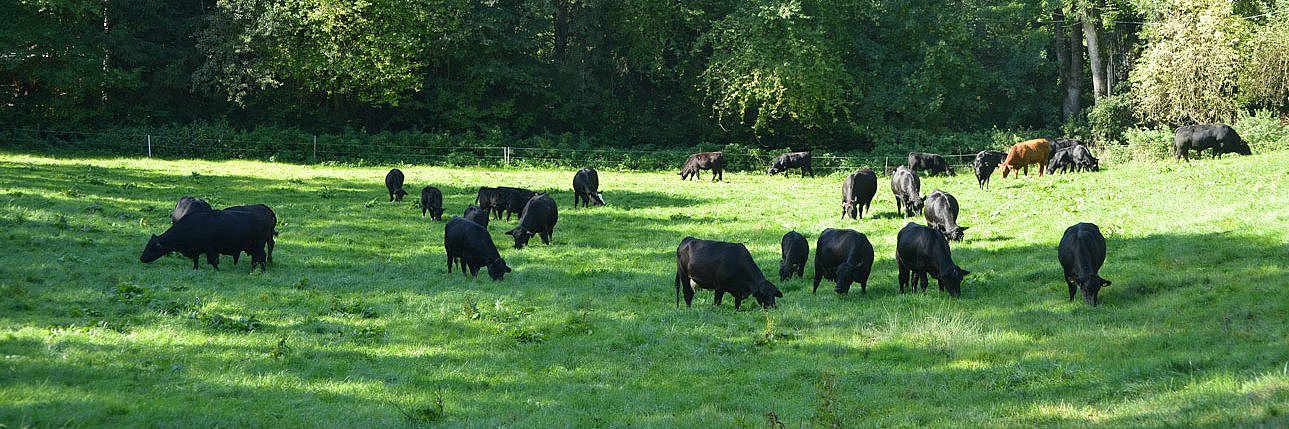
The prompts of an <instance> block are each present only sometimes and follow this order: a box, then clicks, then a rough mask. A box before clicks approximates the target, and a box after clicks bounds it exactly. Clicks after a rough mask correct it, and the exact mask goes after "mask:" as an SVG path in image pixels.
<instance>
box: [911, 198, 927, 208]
mask: <svg viewBox="0 0 1289 429" xmlns="http://www.w3.org/2000/svg"><path fill="white" fill-rule="evenodd" d="M925 207H926V196H921V197H918V198H911V199H909V208H911V209H912V210H913V211H914V212H921V211H922V209H923V208H925Z"/></svg>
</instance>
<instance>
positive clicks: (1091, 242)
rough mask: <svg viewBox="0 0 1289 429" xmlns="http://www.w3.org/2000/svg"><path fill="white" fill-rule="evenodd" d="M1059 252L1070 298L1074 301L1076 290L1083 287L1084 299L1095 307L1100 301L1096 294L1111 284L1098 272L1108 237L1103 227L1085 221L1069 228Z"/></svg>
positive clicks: (1103, 258) (1058, 247) (1103, 259)
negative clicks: (1102, 230)
mask: <svg viewBox="0 0 1289 429" xmlns="http://www.w3.org/2000/svg"><path fill="white" fill-rule="evenodd" d="M1056 253H1057V255H1056V256H1057V257H1058V258H1060V260H1061V269H1063V270H1065V283H1066V284H1067V285H1068V286H1069V287H1070V301H1074V291H1075V289H1080V290H1082V291H1083V302H1086V303H1088V304H1092V306H1093V307H1096V306H1097V304H1098V303H1100V300H1099V299H1098V298H1097V293H1099V292H1100V291H1101V288H1103V287H1106V286H1110V281H1109V280H1106V279H1103V278H1101V275H1100V274H1098V273H1097V272H1098V271H1100V270H1101V264H1104V263H1105V237H1103V236H1101V229H1100V228H1097V226H1096V225H1093V224H1090V223H1082V222H1080V223H1076V224H1074V225H1073V226H1070V227H1069V228H1066V229H1065V235H1063V236H1061V244H1059V245H1057V247H1056Z"/></svg>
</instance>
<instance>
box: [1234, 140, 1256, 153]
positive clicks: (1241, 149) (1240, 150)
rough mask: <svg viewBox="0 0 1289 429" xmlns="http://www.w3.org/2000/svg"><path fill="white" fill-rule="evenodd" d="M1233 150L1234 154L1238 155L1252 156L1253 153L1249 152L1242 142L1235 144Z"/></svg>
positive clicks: (1247, 145)
mask: <svg viewBox="0 0 1289 429" xmlns="http://www.w3.org/2000/svg"><path fill="white" fill-rule="evenodd" d="M1233 149H1234V151H1235V153H1238V154H1240V155H1253V151H1251V150H1249V144H1248V143H1245V142H1243V141H1241V142H1239V143H1238V144H1236V145H1235V147H1234V148H1233Z"/></svg>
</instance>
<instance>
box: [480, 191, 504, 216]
mask: <svg viewBox="0 0 1289 429" xmlns="http://www.w3.org/2000/svg"><path fill="white" fill-rule="evenodd" d="M474 203H475V204H478V205H479V208H480V209H482V210H483V211H484V212H487V213H490V214H493V215H495V216H496V217H497V219H501V212H502V211H505V210H506V206H507V205H508V204H509V200H508V196H507V195H506V192H505V191H502V190H500V189H497V188H489V187H486V186H481V187H479V195H478V196H476V197H475V198H474Z"/></svg>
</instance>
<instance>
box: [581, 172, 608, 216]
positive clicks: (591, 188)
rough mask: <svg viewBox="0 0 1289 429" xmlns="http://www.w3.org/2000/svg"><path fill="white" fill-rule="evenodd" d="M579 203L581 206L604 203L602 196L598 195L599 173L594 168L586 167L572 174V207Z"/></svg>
mask: <svg viewBox="0 0 1289 429" xmlns="http://www.w3.org/2000/svg"><path fill="white" fill-rule="evenodd" d="M579 203H580V204H582V207H586V206H587V205H590V204H594V205H597V206H602V205H604V196H603V195H600V175H599V174H598V173H596V172H595V169H594V168H591V167H586V168H583V169H581V170H577V173H576V174H574V175H573V208H577V205H578V204H579Z"/></svg>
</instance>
